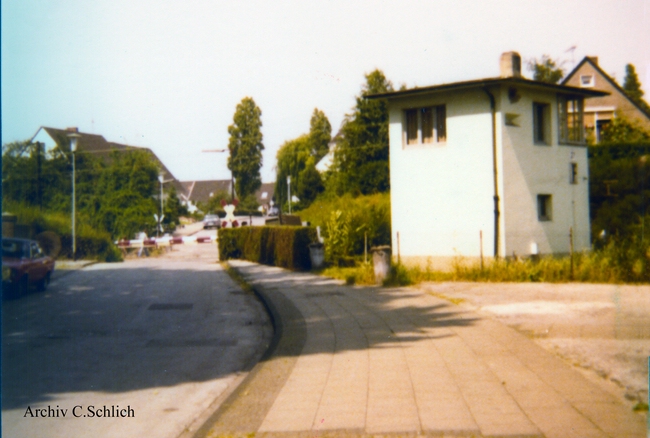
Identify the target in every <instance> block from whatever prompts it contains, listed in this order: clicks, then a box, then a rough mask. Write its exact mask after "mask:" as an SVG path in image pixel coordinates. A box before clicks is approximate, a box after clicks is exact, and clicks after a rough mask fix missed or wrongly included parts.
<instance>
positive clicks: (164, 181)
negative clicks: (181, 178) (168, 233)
mask: <svg viewBox="0 0 650 438" xmlns="http://www.w3.org/2000/svg"><path fill="white" fill-rule="evenodd" d="M158 181H160V218H158V217H157V216H156V215H155V214H154V217H155V218H156V220H157V221H158V229H157V230H156V236H159V234H158V233H159V232H162V230H163V229H162V221H163V218H164V217H165V215H164V214H163V200H164V199H165V198H164V195H163V184H164V183H166V182H172V181H174V180H173V179H167V180H166V179H164V178H163V174H162V173H160V174H158Z"/></svg>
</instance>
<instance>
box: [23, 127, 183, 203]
mask: <svg viewBox="0 0 650 438" xmlns="http://www.w3.org/2000/svg"><path fill="white" fill-rule="evenodd" d="M70 134H78V135H79V137H78V141H77V152H76V153H77V154H80V153H87V154H95V155H97V156H100V157H103V158H108V157H109V156H110V154H111V152H114V151H118V152H129V151H144V152H146V153H147V154H148V155H150V156H151V158H152V159H153V160H154V162H156V164H157V165H158V167H159V168H160V172H161V175H162V177H163V181H165V182H170V183H171V184H172V185H173V186H174V188H175V189H176V192H177V193H178V196H179V197H181V195H182V194H184V192H185V188H184V187H183V185H182V184H181V183H180V181H178V180H177V179H176V177H174V175H173V174H172V173H171V171H170V170H169V169H168V168H167V166H165V165H164V164H163V162H162V161H160V159H159V158H158V157H157V156H156V154H155V153H154V152H153V151H152V150H151V149H149V148H141V147H136V146H128V145H124V144H119V143H113V142H109V141H107V140H106V139H105V138H104V137H103V136H101V135H97V134H89V133H86V132H79V129H78V128H67V129H58V128H49V127H46V126H41V127H40V128H39V129H38V131H36V134H34V136H33V137H32V139H31V143H40V144H41V145H43V146H44V148H45V151H51V150H53V149H55V148H57V147H58V148H60V149H61V150H63V151H66V152H69V151H70V137H68V135H70Z"/></svg>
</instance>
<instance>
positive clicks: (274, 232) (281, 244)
mask: <svg viewBox="0 0 650 438" xmlns="http://www.w3.org/2000/svg"><path fill="white" fill-rule="evenodd" d="M316 240H317V237H316V229H315V228H313V227H290V226H278V227H274V226H270V227H241V228H221V229H220V230H219V259H220V260H228V259H245V260H250V261H251V262H256V263H262V264H265V265H271V266H279V267H281V268H289V269H295V270H309V269H311V260H310V258H309V244H310V243H312V242H315V241H316Z"/></svg>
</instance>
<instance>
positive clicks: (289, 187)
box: [287, 175, 291, 214]
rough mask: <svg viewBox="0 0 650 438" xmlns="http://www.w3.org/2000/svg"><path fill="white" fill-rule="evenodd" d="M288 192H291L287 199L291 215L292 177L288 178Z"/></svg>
mask: <svg viewBox="0 0 650 438" xmlns="http://www.w3.org/2000/svg"><path fill="white" fill-rule="evenodd" d="M287 190H288V191H289V195H288V197H287V199H288V201H289V214H291V175H289V176H287Z"/></svg>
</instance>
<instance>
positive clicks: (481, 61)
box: [1, 0, 650, 182]
mask: <svg viewBox="0 0 650 438" xmlns="http://www.w3.org/2000/svg"><path fill="white" fill-rule="evenodd" d="M1 8H2V9H1V12H2V15H1V37H2V40H1V51H2V53H1V56H2V58H1V61H2V63H1V74H2V78H1V81H2V82H1V85H2V90H1V91H2V143H3V144H6V143H9V142H13V141H23V140H28V139H30V138H31V137H32V136H33V135H34V134H35V133H36V132H37V130H38V129H39V127H41V126H47V127H53V128H66V127H73V126H76V127H78V128H79V130H80V131H81V132H87V133H93V134H100V135H103V136H104V137H105V138H106V140H108V141H111V142H116V143H123V144H128V145H132V146H142V147H148V148H151V149H152V150H153V151H154V152H155V153H156V155H158V157H159V158H160V159H161V160H162V161H163V163H164V164H165V165H166V166H167V167H168V168H169V169H170V170H171V172H172V173H173V174H174V176H175V177H176V178H177V179H179V180H181V181H191V180H207V179H228V178H229V177H230V172H229V170H228V169H227V167H226V161H227V153H204V152H202V151H203V150H206V149H223V148H226V147H227V144H228V125H230V124H232V120H233V115H234V112H235V108H236V106H237V104H238V103H239V102H241V100H242V99H243V98H245V97H252V98H253V99H254V101H255V102H256V104H257V105H258V106H259V108H260V109H261V111H262V123H263V126H262V134H263V136H264V138H263V143H264V147H265V151H264V164H263V168H262V180H263V181H264V182H273V181H275V162H276V160H275V157H276V154H277V151H278V148H279V147H280V146H281V145H282V144H283V143H284V142H285V141H287V140H291V139H294V138H296V137H298V136H300V135H301V134H304V133H307V132H308V131H309V120H310V118H311V115H312V113H313V111H314V108H318V109H320V110H322V111H323V112H325V114H326V115H327V117H328V118H329V121H330V123H331V125H332V130H333V132H332V134H335V133H336V132H337V131H338V129H339V128H340V126H341V123H342V121H343V118H344V116H345V114H346V113H350V112H352V110H353V107H354V105H355V96H357V95H359V93H360V91H361V87H362V85H363V84H364V82H365V78H364V75H365V74H367V73H370V72H371V71H373V70H375V69H377V68H378V69H380V70H382V71H383V72H384V74H385V75H386V77H387V78H388V79H389V80H391V81H392V83H393V84H394V86H395V87H399V86H401V85H402V84H405V85H406V86H407V87H413V86H426V85H435V84H440V83H448V82H455V81H462V80H470V79H478V78H484V77H494V76H498V74H499V56H500V54H501V53H503V52H507V51H512V50H514V51H517V52H519V53H520V55H521V56H522V58H523V60H524V63H525V62H526V61H527V60H529V59H531V58H541V56H542V55H544V54H548V55H550V56H551V58H553V59H558V60H559V61H562V62H563V64H562V65H563V67H565V68H566V69H567V70H570V69H571V68H572V67H573V66H574V65H575V64H577V63H578V62H579V61H580V60H581V59H582V58H583V57H584V56H598V57H599V65H600V67H601V68H602V69H603V70H604V71H605V72H607V73H608V74H610V75H611V76H612V77H614V78H615V79H617V80H618V81H619V83H622V81H623V78H624V76H625V65H626V64H628V63H632V64H634V65H635V67H636V70H637V73H638V75H639V79H640V81H641V83H642V85H643V89H644V91H645V92H646V96H645V97H646V99H648V100H650V0H624V1H621V0H545V1H532V0H492V1H491V0H483V1H475V0H474V1H469V0H453V1H443V0H428V1H424V0H411V1H409V0H387V1H381V0H375V1H371V0H342V1H338V0H334V1H328V0H320V1H307V0H286V1H282V0H278V1H273V2H270V1H264V0H259V1H232V0H228V1H218V0H184V1H180V0H179V1H170V0H165V1H161V0H93V1H87V0H2V2H1ZM572 48H573V49H572ZM524 74H525V75H527V76H530V75H531V73H530V72H529V71H524Z"/></svg>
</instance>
